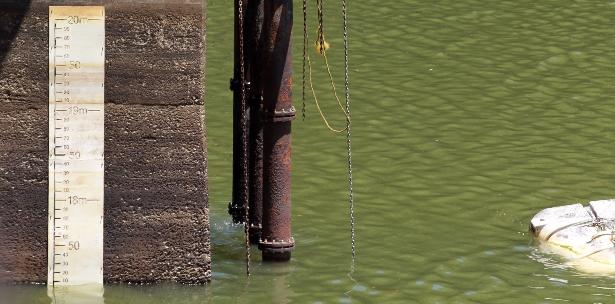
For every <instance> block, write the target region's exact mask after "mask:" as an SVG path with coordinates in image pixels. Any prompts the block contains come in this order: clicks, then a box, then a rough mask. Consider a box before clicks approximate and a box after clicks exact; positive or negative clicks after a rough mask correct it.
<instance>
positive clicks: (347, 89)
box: [342, 0, 357, 273]
mask: <svg viewBox="0 0 615 304" xmlns="http://www.w3.org/2000/svg"><path fill="white" fill-rule="evenodd" d="M346 1H347V0H342V16H343V19H344V90H345V93H346V115H347V118H348V119H347V120H346V145H347V146H348V192H349V198H348V200H349V207H350V238H351V248H352V264H351V266H350V272H351V273H353V272H354V270H355V266H356V265H355V263H356V254H357V253H356V239H355V216H354V193H353V189H352V131H351V119H350V71H349V68H348V5H347V2H346Z"/></svg>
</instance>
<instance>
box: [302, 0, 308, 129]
mask: <svg viewBox="0 0 615 304" xmlns="http://www.w3.org/2000/svg"><path fill="white" fill-rule="evenodd" d="M307 47H308V32H307V0H303V74H302V78H303V79H302V83H301V84H302V90H301V117H302V118H303V120H304V121H305V110H306V103H305V65H306V63H307Z"/></svg>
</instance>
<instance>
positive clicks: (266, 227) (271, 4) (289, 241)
mask: <svg viewBox="0 0 615 304" xmlns="http://www.w3.org/2000/svg"><path fill="white" fill-rule="evenodd" d="M264 1H265V4H264V21H263V57H262V58H263V61H262V63H263V66H264V72H263V79H262V81H263V104H264V113H263V114H264V115H263V118H264V126H263V187H264V189H263V229H262V232H261V240H260V243H259V248H260V249H261V250H262V253H263V261H288V260H290V256H291V251H292V249H293V247H294V246H295V241H294V240H293V238H292V235H291V208H290V207H291V200H290V185H291V183H290V171H291V161H290V158H291V121H292V120H293V119H294V118H295V108H294V107H293V104H292V92H291V86H292V45H291V33H292V24H293V10H292V0H264Z"/></svg>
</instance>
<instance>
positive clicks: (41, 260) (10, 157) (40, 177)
mask: <svg viewBox="0 0 615 304" xmlns="http://www.w3.org/2000/svg"><path fill="white" fill-rule="evenodd" d="M27 2H28V1H24V0H14V1H7V0H0V282H45V281H46V277H47V189H48V186H47V149H48V147H47V137H48V133H47V132H48V118H47V117H48V116H47V115H48V106H47V105H48V91H47V83H48V72H47V71H48V58H47V57H48V49H47V48H48V41H47V40H48V27H47V26H48V25H47V23H48V6H49V5H50V4H54V5H75V4H91V5H103V4H104V5H105V6H106V15H107V19H106V91H105V103H106V108H105V248H104V250H105V260H104V265H105V269H104V272H105V280H106V281H107V282H120V281H122V282H156V281H165V280H169V281H178V282H184V283H203V282H206V281H208V280H209V278H210V252H209V223H208V202H207V184H206V177H207V176H206V174H207V171H206V165H207V163H206V154H205V137H204V134H205V132H204V126H203V96H202V95H203V94H202V93H203V89H202V87H203V86H202V79H201V75H202V73H201V66H202V61H201V59H202V57H203V56H202V55H203V54H202V53H203V45H204V43H203V24H204V20H203V18H202V16H203V13H202V4H201V1H193V0H190V1H178V0H170V1H169V0H167V1H165V0H151V1H128V0H125V1H120V0H115V1H69V0H65V1H43V0H36V1H32V3H27Z"/></svg>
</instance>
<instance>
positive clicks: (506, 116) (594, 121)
mask: <svg viewBox="0 0 615 304" xmlns="http://www.w3.org/2000/svg"><path fill="white" fill-rule="evenodd" d="M310 2H311V3H310V5H311V7H310V9H311V13H313V12H314V11H315V9H314V3H313V2H314V1H310ZM326 5H327V7H326V11H325V14H326V23H325V30H326V35H327V40H329V42H331V49H330V50H329V56H330V60H331V62H332V63H333V72H334V74H335V77H336V80H337V81H338V83H339V84H340V86H341V84H342V80H343V78H342V74H341V72H342V66H341V62H342V48H341V46H342V39H341V31H340V30H341V23H340V22H341V20H340V18H339V15H340V8H339V7H338V6H339V3H338V2H337V1H327V3H326ZM295 8H296V18H295V20H296V27H295V29H296V33H297V34H298V35H297V39H296V44H295V50H296V52H295V54H297V55H299V54H300V49H301V45H300V42H301V37H300V29H301V24H300V22H301V16H300V9H301V6H300V3H297V5H296V7H295ZM349 11H350V15H351V20H350V27H351V36H350V37H351V38H350V39H351V53H350V54H351V58H350V60H351V73H352V74H351V85H352V92H351V95H352V109H353V124H354V129H353V131H354V133H353V135H354V168H355V191H356V193H355V194H356V213H357V265H356V272H355V273H354V275H353V277H354V281H353V280H351V279H350V278H349V276H348V272H349V269H350V263H351V257H350V238H349V236H350V232H349V219H348V203H347V196H348V193H347V182H346V173H345V172H346V171H345V170H346V160H345V141H344V140H345V138H344V136H343V135H335V134H332V133H330V132H328V131H327V130H326V129H325V127H324V126H323V124H322V121H321V120H320V116H319V115H318V114H317V112H316V109H315V107H314V103H313V101H311V100H309V102H308V104H307V117H306V119H305V121H302V120H301V119H297V120H296V121H295V123H294V130H293V140H294V142H293V148H294V150H293V232H294V237H295V240H296V241H297V247H296V250H295V252H294V254H293V260H292V262H291V263H289V264H287V265H277V266H276V265H267V264H266V265H263V264H261V263H260V257H259V252H258V250H257V249H254V250H253V252H252V257H254V260H253V265H252V266H253V268H252V276H251V277H250V278H249V279H246V277H245V276H244V260H243V259H244V258H243V247H242V238H243V236H242V231H241V227H236V226H233V225H231V224H230V223H229V217H228V216H227V214H226V205H227V202H228V200H229V198H230V195H231V194H230V193H231V191H230V190H231V188H230V185H231V176H230V173H231V157H232V155H231V95H230V92H229V91H228V90H227V87H228V79H229V77H230V75H231V69H232V40H231V35H232V34H231V33H232V32H231V25H232V22H231V20H232V7H231V5H229V2H228V1H222V0H210V1H209V19H208V37H207V39H208V68H207V123H208V132H209V138H208V140H209V176H210V180H209V181H210V188H211V193H210V198H211V216H212V233H213V235H212V237H213V248H212V249H213V253H214V255H213V281H212V283H211V284H210V285H209V286H206V287H186V286H175V285H165V286H147V287H134V286H132V287H131V286H110V287H107V288H106V291H105V296H104V303H106V304H115V303H118V304H119V303H139V304H140V303H164V304H176V303H182V304H183V303H186V304H188V303H190V304H192V303H350V302H352V303H559V302H562V301H564V302H568V303H615V277H604V276H589V275H585V274H582V273H579V272H578V271H576V270H575V269H570V268H567V267H565V266H563V264H562V263H560V262H561V261H559V260H558V259H557V258H556V257H553V256H549V255H546V254H543V253H541V252H539V251H538V250H537V249H536V248H535V247H533V246H532V245H531V244H530V237H529V235H528V233H527V226H528V221H529V219H530V218H531V217H532V216H533V215H534V214H535V213H536V212H538V211H539V210H541V209H543V208H546V207H550V206H554V205H558V204H563V203H571V202H586V201H588V200H595V199H601V198H611V197H615V192H613V190H612V189H609V186H610V185H611V183H612V182H613V180H614V179H615V155H614V151H615V101H613V96H615V73H614V71H615V19H614V18H615V2H607V1H553V0H551V1H528V0H515V1H477V0H476V1H469V0H464V1H412V0H400V1H375V0H361V1H350V8H349ZM310 20H312V21H314V20H315V16H314V15H313V14H311V15H310ZM310 26H311V31H310V35H311V36H313V37H314V36H315V33H316V31H315V26H314V23H313V22H312V23H311V24H310ZM310 51H311V54H312V57H313V58H314V59H315V66H314V68H315V69H316V71H315V74H314V77H315V85H316V88H317V91H318V93H319V97H320V99H321V102H322V103H323V104H325V110H326V112H327V113H328V114H329V116H330V118H331V120H332V122H333V123H334V124H335V125H337V126H339V125H341V124H342V123H343V119H342V117H341V115H340V113H339V112H336V110H335V101H334V100H333V99H332V97H331V94H330V91H328V89H327V84H328V82H327V78H326V74H325V73H324V72H323V70H322V61H321V59H320V58H317V57H319V56H317V55H316V54H315V52H314V51H313V50H312V49H310ZM295 63H296V65H295V73H296V85H295V102H296V104H297V105H298V108H300V107H301V106H300V103H301V100H300V96H301V94H300V92H301V91H300V90H301V86H300V79H301V78H300V75H301V74H300V73H301V65H300V64H301V58H300V56H296V61H295ZM14 291H18V292H20V293H21V295H20V297H21V298H23V299H26V300H24V302H23V303H49V300H48V298H47V297H46V290H45V288H31V287H22V288H19V289H14ZM102 301H103V300H102V299H100V301H99V302H96V303H102ZM84 303H85V302H84ZM93 303H94V302H93Z"/></svg>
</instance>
